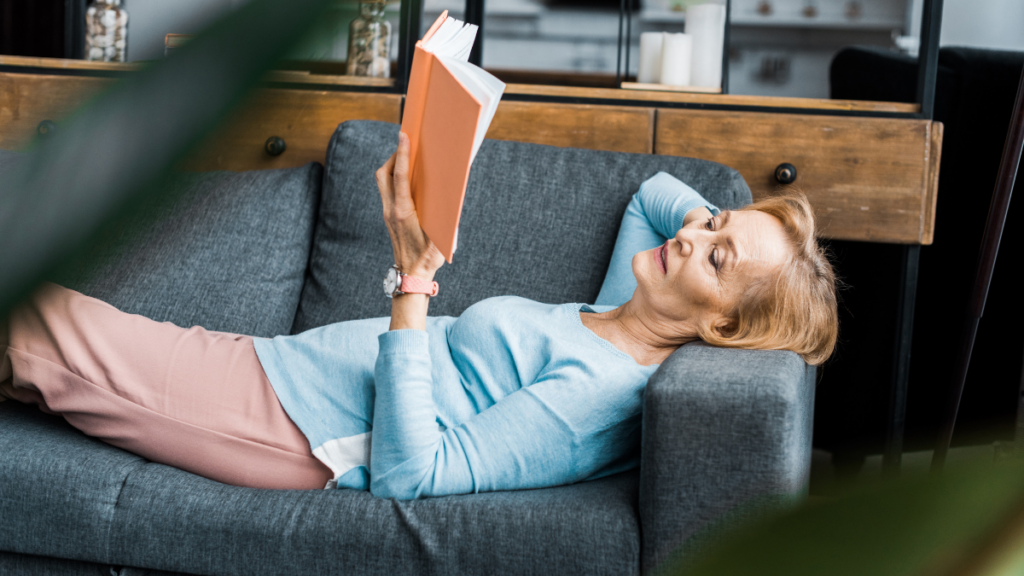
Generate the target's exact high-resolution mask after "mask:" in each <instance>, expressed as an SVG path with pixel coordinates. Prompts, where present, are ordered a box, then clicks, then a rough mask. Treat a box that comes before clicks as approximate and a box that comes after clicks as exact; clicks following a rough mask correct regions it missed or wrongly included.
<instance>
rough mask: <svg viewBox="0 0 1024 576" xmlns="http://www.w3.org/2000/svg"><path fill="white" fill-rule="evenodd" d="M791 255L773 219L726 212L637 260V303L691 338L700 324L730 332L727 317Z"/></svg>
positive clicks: (779, 224)
mask: <svg viewBox="0 0 1024 576" xmlns="http://www.w3.org/2000/svg"><path fill="white" fill-rule="evenodd" d="M790 250H791V249H790V248H789V246H788V241H787V238H786V233H785V230H784V229H783V227H782V222H780V221H779V220H778V219H777V218H775V217H774V216H770V215H768V214H765V213H764V212H757V211H740V212H737V211H729V210H727V211H724V212H722V213H721V214H719V215H718V216H715V217H714V218H711V219H710V220H699V221H694V222H690V223H689V224H687V225H686V226H684V227H683V228H681V229H680V230H679V232H677V233H676V235H675V237H673V238H670V239H669V240H668V241H667V242H666V243H665V244H664V245H662V246H659V247H657V248H654V249H652V250H648V251H646V252H640V253H639V254H637V255H636V256H634V257H633V274H634V275H635V276H636V280H637V291H636V294H635V295H634V298H638V299H639V301H640V302H639V303H640V304H641V305H643V306H645V307H648V308H650V309H651V310H652V311H653V312H655V313H656V317H658V318H662V319H663V320H665V321H668V322H671V323H674V324H679V325H680V329H681V331H682V332H684V333H685V335H686V336H696V332H695V330H694V327H695V326H697V325H698V324H701V325H704V326H708V325H711V326H715V327H716V328H726V327H727V326H728V325H729V323H730V319H729V318H728V317H727V316H726V314H727V313H728V312H729V311H730V310H732V309H733V308H734V307H735V304H736V303H737V302H738V301H739V298H740V297H741V296H742V295H743V293H744V291H745V289H746V288H747V286H749V285H750V283H751V282H753V281H754V280H756V279H758V278H760V277H762V276H764V275H766V274H768V273H770V272H772V271H774V270H776V269H778V268H779V267H781V266H782V265H783V264H784V262H785V261H786V259H787V258H788V257H789V253H790Z"/></svg>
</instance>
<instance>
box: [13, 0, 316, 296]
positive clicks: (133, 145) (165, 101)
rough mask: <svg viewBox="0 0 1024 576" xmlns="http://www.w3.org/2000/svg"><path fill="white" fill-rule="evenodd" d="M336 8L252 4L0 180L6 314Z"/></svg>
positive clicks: (134, 78) (152, 184)
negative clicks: (324, 14)
mask: <svg viewBox="0 0 1024 576" xmlns="http://www.w3.org/2000/svg"><path fill="white" fill-rule="evenodd" d="M330 1H331V0H289V1H288V2H281V1H280V0H252V1H250V2H248V3H247V4H245V5H244V6H243V7H241V8H240V9H238V10H237V11H235V12H233V13H231V14H230V15H228V16H227V17H225V18H224V19H222V20H220V21H219V22H217V23H216V24H214V25H213V26H212V27H211V28H210V29H209V30H208V31H206V32H204V33H203V34H200V35H199V36H197V37H196V38H195V39H193V40H192V41H191V42H189V43H188V44H186V45H185V46H183V47H181V48H180V49H179V50H178V51H176V52H175V53H174V54H173V55H172V56H171V57H169V58H167V59H165V60H163V61H160V62H156V63H153V64H152V65H150V66H147V67H146V68H145V69H144V70H143V71H141V72H138V73H136V74H132V75H131V76H130V77H128V78H126V79H124V80H122V81H120V82H119V83H118V84H117V85H116V86H115V87H114V88H112V89H111V90H110V91H109V92H107V93H106V94H104V95H103V96H101V97H100V98H97V99H95V100H94V101H92V102H91V103H89V104H88V105H87V106H86V107H84V108H83V109H82V110H80V111H78V112H77V113H76V114H75V115H74V116H73V117H72V118H71V119H69V120H68V121H67V122H65V123H64V124H63V125H62V126H60V130H59V131H58V132H57V133H56V134H55V135H54V136H52V137H49V138H46V139H45V140H44V141H41V142H37V143H36V145H35V146H34V147H33V148H32V150H31V151H30V152H29V153H28V154H26V155H25V157H24V158H22V161H21V162H19V163H18V166H17V168H16V169H13V170H10V171H8V172H6V173H4V174H3V175H2V177H0V316H3V315H5V314H6V313H7V311H8V310H9V309H10V307H11V306H13V305H14V304H15V303H16V302H17V301H19V300H20V299H21V298H23V297H24V296H25V295H26V294H27V293H28V292H29V291H30V290H31V289H32V288H33V287H34V286H35V285H36V284H37V283H38V282H39V281H40V280H42V279H43V278H44V277H45V276H46V275H47V274H48V273H49V272H50V271H52V270H53V269H54V268H55V267H56V266H57V265H58V264H60V263H61V262H62V261H65V260H67V259H68V258H69V257H71V255H73V254H75V253H76V251H80V250H81V249H82V248H83V247H84V246H85V245H87V244H88V243H89V242H90V241H91V240H92V239H93V238H95V237H96V234H97V231H98V230H100V228H101V227H102V226H103V225H104V223H107V222H110V221H112V220H113V219H115V218H116V217H118V216H119V215H120V214H122V213H124V212H125V211H126V210H129V209H131V208H132V207H133V201H134V202H135V203H136V204H135V205H142V204H143V202H142V200H143V199H144V198H145V197H147V196H153V195H155V194H158V193H159V190H161V189H162V188H160V187H159V186H157V185H156V184H157V183H158V182H159V180H160V178H161V176H162V175H164V174H165V173H167V172H168V171H169V170H170V169H171V167H172V166H174V164H175V163H176V162H177V161H178V160H180V159H181V158H182V157H183V156H184V155H185V154H186V152H188V151H189V150H190V149H191V148H192V147H193V146H195V145H196V144H197V143H199V142H200V141H201V140H202V139H203V138H204V137H205V136H206V135H207V134H208V133H209V132H210V131H211V130H213V129H214V128H215V127H216V126H217V125H218V124H219V123H220V122H221V121H222V120H223V119H224V117H225V116H226V115H227V113H228V112H229V111H230V110H231V109H232V108H233V107H234V106H235V105H236V104H237V103H238V102H239V101H240V100H241V99H242V97H243V96H244V95H245V94H246V92H247V91H248V90H249V89H250V88H252V87H253V86H254V85H255V84H256V82H257V81H258V80H259V78H260V76H261V74H262V73H263V72H264V71H265V70H267V69H268V68H269V67H270V66H271V65H272V64H273V63H274V62H275V60H276V59H278V58H279V57H281V56H282V55H283V54H285V53H286V51H287V49H288V48H290V47H291V46H293V45H294V44H295V43H296V42H297V41H298V40H299V39H300V38H301V37H302V34H303V33H304V31H306V30H307V29H309V28H310V26H311V25H312V24H313V23H314V22H315V21H316V19H317V17H318V15H319V14H320V13H321V12H322V11H323V9H324V7H325V6H326V5H328V4H329V3H330Z"/></svg>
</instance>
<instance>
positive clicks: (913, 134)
mask: <svg viewBox="0 0 1024 576" xmlns="http://www.w3.org/2000/svg"><path fill="white" fill-rule="evenodd" d="M941 146H942V124H941V123H939V122H932V121H928V120H912V119H887V118H862V117H840V116H815V115H799V114H768V113H754V112H719V111H702V110H666V109H659V110H658V116H657V128H656V132H655V139H654V152H655V153H656V154H668V155H672V156H689V157H693V158H703V159H706V160H713V161H715V162H719V163H721V164H725V165H726V166H730V167H732V168H735V169H736V170H738V171H739V172H740V173H741V174H742V175H743V177H744V179H746V181H747V184H749V185H750V189H751V191H752V192H753V194H754V198H755V199H759V198H764V197H767V196H771V195H773V194H778V193H781V192H785V191H786V190H799V191H800V192H803V193H804V194H806V195H807V198H808V199H809V200H810V201H811V204H812V205H813V206H814V209H815V214H816V215H817V217H818V230H819V235H820V236H822V237H824V238H835V239H843V240H866V241H873V242H893V243H901V244H931V242H932V235H933V232H934V226H935V201H936V190H937V187H938V172H939V170H938V169H939V158H940V152H941ZM783 163H789V164H792V165H793V166H794V167H795V168H796V174H797V176H796V181H795V182H793V183H792V184H788V185H783V184H780V183H779V181H778V180H777V179H776V177H775V171H776V167H778V166H779V165H780V164H783Z"/></svg>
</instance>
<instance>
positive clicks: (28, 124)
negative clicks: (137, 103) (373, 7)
mask: <svg viewBox="0 0 1024 576" xmlns="http://www.w3.org/2000/svg"><path fill="white" fill-rule="evenodd" d="M113 82H114V80H111V79H108V78H95V77H82V76H53V75H37V74H20V73H0V126H2V127H3V128H2V129H0V148H3V149H7V150H21V149H24V148H26V147H27V146H29V145H30V144H31V142H32V139H33V138H34V137H35V135H36V133H37V130H38V127H39V124H40V122H42V121H44V120H50V121H52V122H54V123H56V125H57V132H58V133H59V131H60V123H61V121H62V120H64V119H65V118H67V117H68V116H69V115H70V114H73V113H74V111H75V110H76V109H77V108H78V107H80V106H81V105H83V104H85V103H86V102H87V101H88V100H89V99H90V98H93V97H95V96H96V95H97V94H99V93H101V92H102V91H103V90H105V89H107V88H109V87H110V86H112V85H113ZM401 102H402V97H401V96H399V95H397V94H380V93H371V92H344V91H321V90H304V89H277V88H264V89H261V90H257V91H256V92H255V93H254V94H253V95H252V96H250V97H249V99H248V100H247V101H246V102H245V103H244V104H243V105H242V106H240V107H239V109H238V110H237V111H236V112H234V113H233V114H232V115H231V117H229V118H227V119H226V120H225V121H224V122H223V123H222V124H221V125H220V126H218V127H216V128H215V129H214V130H213V132H212V134H211V136H210V137H209V138H208V139H207V141H206V142H205V143H204V144H202V145H201V146H200V147H199V148H198V149H197V150H196V151H195V152H194V153H192V154H191V155H190V156H189V157H188V158H187V159H186V160H185V162H184V163H183V168H186V169H190V170H256V169H261V168H287V167H292V166H301V165H303V164H306V163H307V162H312V161H317V162H323V161H324V158H325V157H326V154H327V143H328V142H329V141H330V139H331V134H333V133H334V129H335V128H336V127H337V126H338V124H340V123H342V122H344V121H346V120H382V121H384V122H398V121H399V118H400V114H401ZM272 136H277V137H279V138H281V139H283V140H284V141H285V143H286V146H287V148H286V151H285V152H284V153H283V154H280V155H278V156H271V155H270V154H268V153H267V152H266V150H265V149H264V145H265V143H266V141H267V139H268V138H270V137H272Z"/></svg>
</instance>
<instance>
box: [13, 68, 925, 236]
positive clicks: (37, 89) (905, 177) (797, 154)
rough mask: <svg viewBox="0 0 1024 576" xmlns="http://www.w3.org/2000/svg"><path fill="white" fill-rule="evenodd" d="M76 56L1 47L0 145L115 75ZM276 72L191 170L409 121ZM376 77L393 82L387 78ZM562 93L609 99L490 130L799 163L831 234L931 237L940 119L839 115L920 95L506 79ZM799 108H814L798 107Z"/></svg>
mask: <svg viewBox="0 0 1024 576" xmlns="http://www.w3.org/2000/svg"><path fill="white" fill-rule="evenodd" d="M28 60H31V62H28ZM68 62H69V61H61V60H53V61H48V60H47V59H17V58H12V57H0V68H2V69H3V70H4V71H2V72H0V148H3V149H11V150H19V149H24V148H26V147H28V146H29V145H30V144H31V142H32V139H33V138H34V137H35V136H36V134H37V131H38V127H39V125H40V123H41V122H43V121H45V120H49V121H52V122H54V123H56V125H57V126H58V131H59V126H60V123H61V121H62V120H63V119H65V118H67V117H69V116H70V115H71V114H74V112H75V110H76V109H78V108H79V107H80V106H82V105H83V104H85V103H87V102H88V101H89V100H90V99H91V98H94V97H95V96H96V95H98V94H99V93H101V92H102V91H103V90H105V89H107V88H109V87H110V86H111V85H112V83H113V82H116V81H117V80H116V79H112V78H106V77H97V76H81V75H75V74H74V71H75V70H80V68H76V65H77V63H74V62H72V63H70V64H68ZM61 63H64V64H63V65H62V64H61ZM16 66H24V70H18V69H16V68H15V67H16ZM48 67H49V68H53V69H54V71H53V72H52V73H51V72H49V71H48V70H47V68H48ZM108 69H109V70H110V71H116V72H121V73H124V74H130V73H131V72H130V71H131V70H132V69H134V68H133V67H131V66H130V65H129V66H124V65H121V67H120V68H118V67H109V66H108V68H104V69H102V70H103V71H108ZM69 70H71V73H69ZM81 70H83V71H92V70H91V69H81ZM58 72H59V73H58ZM268 81H270V82H272V83H273V84H271V85H269V86H270V87H265V88H260V89H258V90H256V91H255V92H254V94H252V95H251V96H250V97H249V99H248V100H247V101H246V102H245V103H244V104H243V105H241V106H240V107H239V109H238V110H237V112H235V114H234V116H233V117H232V118H230V119H228V120H226V121H225V122H224V124H223V125H222V126H220V127H217V128H216V129H215V130H214V131H213V133H212V135H211V136H210V138H209V139H208V140H207V141H206V142H205V143H204V144H203V145H202V146H200V148H199V149H198V150H196V151H195V153H193V154H192V155H191V157H190V158H189V159H187V160H186V161H185V163H184V167H185V168H188V169H195V170H217V169H220V170H250V169H260V168H281V167H289V166H299V165H302V164H305V163H307V162H310V161H321V162H322V161H323V160H324V158H325V154H326V150H327V143H328V141H329V140H330V137H331V134H332V133H333V132H334V129H335V127H336V126H337V125H338V124H339V123H341V122H344V121H346V120H354V119H363V120H381V121H384V122H399V121H400V118H401V107H402V96H401V95H399V94H395V93H382V92H360V91H345V90H339V89H336V88H335V87H336V86H341V85H351V84H353V83H354V81H353V80H352V79H350V78H347V77H321V76H316V75H309V74H302V73H292V72H274V73H271V76H270V77H268ZM376 84H380V85H381V86H383V85H384V84H386V81H384V82H381V81H377V82H376ZM376 84H375V86H376ZM559 93H561V94H562V95H563V96H569V97H573V98H577V99H586V98H590V99H592V100H594V101H599V102H600V103H599V104H590V103H552V102H538V101H523V100H515V99H511V98H508V99H505V100H503V101H502V103H501V105H500V106H499V108H498V112H497V114H496V116H495V118H494V122H493V123H492V125H491V127H490V130H489V131H488V133H487V137H488V138H495V139H499V140H514V141H522V142H534V143H538V144H547V145H551V146H569V147H577V148H588V149H595V150H612V151H618V152H634V153H646V154H650V153H654V154H668V155H675V156H690V157H694V158H703V159H707V160H713V161H716V162H720V163H722V164H725V165H727V166H731V167H733V168H735V169H736V170H738V171H739V172H740V173H741V174H742V175H743V177H744V178H745V179H746V181H747V183H748V184H749V185H750V188H751V190H752V191H753V194H754V197H755V198H762V197H765V196H769V195H772V194H777V193H779V192H780V191H784V190H786V189H787V186H784V185H781V184H779V183H778V181H777V180H776V178H775V169H776V167H777V166H778V165H780V164H782V163H789V164H792V165H793V166H795V167H796V170H797V178H796V181H795V182H794V183H793V184H792V185H790V186H791V187H794V188H797V189H799V190H800V191H801V192H803V193H804V194H806V195H807V197H808V198H809V199H810V201H811V203H812V204H813V206H814V208H815V211H816V214H817V216H818V218H819V222H820V234H821V236H823V237H826V238H835V239H843V240H863V241H873V242H890V243H900V244H930V243H931V241H932V236H933V230H934V226H935V206H936V190H937V187H938V170H939V160H940V155H941V145H942V124H941V123H938V122H933V121H930V120H920V119H912V118H894V117H890V118H873V117H868V116H840V115H830V114H829V113H828V112H829V111H836V110H843V111H859V112H897V113H901V112H902V113H908V112H914V111H915V110H916V107H915V105H912V104H894V103H874V102H853V101H833V100H804V99H792V98H756V97H751V96H729V95H697V94H671V95H662V94H654V93H650V92H646V93H636V92H635V91H630V90H611V89H601V88H559V87H548V86H527V85H515V84H511V85H509V88H508V94H510V95H527V96H539V97H543V96H545V95H547V96H551V95H558V94H559ZM666 98H667V99H668V100H665V99H666ZM677 100H678V101H681V102H688V103H692V102H697V103H701V102H705V103H711V104H718V105H723V104H724V105H734V106H756V107H757V108H756V111H749V110H733V111H724V110H705V109H700V108H669V107H666V102H671V103H676V101H677ZM620 101H621V103H620ZM659 104H660V105H659ZM797 107H800V108H803V109H805V110H803V111H802V112H798V111H795V110H794V108H797ZM773 109H775V110H776V111H773ZM807 109H809V110H810V111H813V112H815V113H813V114H812V113H807ZM272 136H277V137H279V138H281V139H283V140H284V141H285V142H286V144H287V149H286V150H285V152H284V153H282V154H280V155H278V156H271V155H269V154H267V152H266V151H265V149H264V144H265V142H266V141H267V139H268V138H270V137H272Z"/></svg>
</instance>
